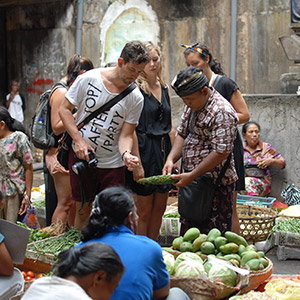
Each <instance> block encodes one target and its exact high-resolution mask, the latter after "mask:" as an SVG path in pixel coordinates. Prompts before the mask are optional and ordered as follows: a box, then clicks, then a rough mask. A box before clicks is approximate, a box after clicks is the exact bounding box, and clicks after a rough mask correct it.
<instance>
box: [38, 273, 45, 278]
mask: <svg viewBox="0 0 300 300" xmlns="http://www.w3.org/2000/svg"><path fill="white" fill-rule="evenodd" d="M42 277H44V274H43V273H40V274H39V275H37V276H36V278H42Z"/></svg>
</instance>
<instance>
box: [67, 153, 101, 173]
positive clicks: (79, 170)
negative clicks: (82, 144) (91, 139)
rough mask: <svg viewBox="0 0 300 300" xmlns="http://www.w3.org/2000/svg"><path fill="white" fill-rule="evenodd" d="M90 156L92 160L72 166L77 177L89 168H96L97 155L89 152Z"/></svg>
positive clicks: (82, 161)
mask: <svg viewBox="0 0 300 300" xmlns="http://www.w3.org/2000/svg"><path fill="white" fill-rule="evenodd" d="M88 154H89V158H90V160H89V161H88V162H87V161H86V160H81V161H78V162H77V163H75V164H74V165H73V166H72V170H73V172H74V173H75V174H76V175H79V174H81V173H82V172H83V171H85V170H86V169H88V168H96V166H97V163H98V159H97V158H95V154H94V153H93V152H92V151H91V150H89V151H88Z"/></svg>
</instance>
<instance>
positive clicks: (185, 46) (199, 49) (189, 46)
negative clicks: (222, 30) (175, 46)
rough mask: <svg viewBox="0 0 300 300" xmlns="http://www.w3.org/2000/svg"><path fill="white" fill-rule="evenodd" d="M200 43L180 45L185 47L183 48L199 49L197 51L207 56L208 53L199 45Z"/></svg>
mask: <svg viewBox="0 0 300 300" xmlns="http://www.w3.org/2000/svg"><path fill="white" fill-rule="evenodd" d="M198 44H199V43H195V44H190V45H185V44H181V45H180V46H181V47H183V48H186V49H192V50H194V51H197V52H199V53H200V54H202V55H204V56H205V57H206V58H207V53H206V52H205V51H204V50H203V49H201V48H199V47H197V45H198Z"/></svg>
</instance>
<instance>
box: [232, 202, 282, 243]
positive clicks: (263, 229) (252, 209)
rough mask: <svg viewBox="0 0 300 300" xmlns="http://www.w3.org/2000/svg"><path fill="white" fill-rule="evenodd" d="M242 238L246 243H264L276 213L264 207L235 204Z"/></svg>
mask: <svg viewBox="0 0 300 300" xmlns="http://www.w3.org/2000/svg"><path fill="white" fill-rule="evenodd" d="M237 213H238V216H239V222H240V231H241V234H242V236H243V237H244V238H245V239H246V240H247V241H248V242H252V243H255V242H259V241H264V240H266V239H267V237H268V236H269V234H270V232H271V230H272V228H273V226H274V221H275V218H276V216H277V213H276V212H275V211H274V210H272V209H270V208H266V207H258V206H252V205H241V204H237Z"/></svg>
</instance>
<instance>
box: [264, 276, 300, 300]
mask: <svg viewBox="0 0 300 300" xmlns="http://www.w3.org/2000/svg"><path fill="white" fill-rule="evenodd" d="M265 291H266V292H267V293H268V294H270V295H272V296H275V297H277V298H278V299H282V300H295V299H300V283H299V282H295V281H292V280H286V279H280V278H278V279H275V278H274V279H271V280H270V281H269V282H268V283H267V284H266V286H265Z"/></svg>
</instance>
